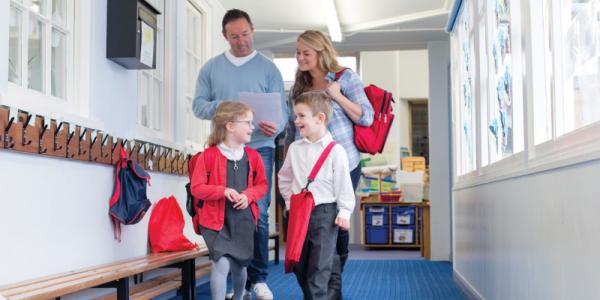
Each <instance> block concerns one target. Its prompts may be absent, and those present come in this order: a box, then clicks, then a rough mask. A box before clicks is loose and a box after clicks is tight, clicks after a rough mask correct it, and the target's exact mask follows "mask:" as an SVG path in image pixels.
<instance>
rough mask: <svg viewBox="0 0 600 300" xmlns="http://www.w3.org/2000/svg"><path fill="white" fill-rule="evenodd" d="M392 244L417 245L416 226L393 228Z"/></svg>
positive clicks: (396, 226)
mask: <svg viewBox="0 0 600 300" xmlns="http://www.w3.org/2000/svg"><path fill="white" fill-rule="evenodd" d="M392 243H394V244H415V243H416V239H415V226H414V225H408V226H398V225H394V226H392Z"/></svg>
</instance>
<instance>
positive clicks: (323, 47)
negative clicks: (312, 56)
mask: <svg viewBox="0 0 600 300" xmlns="http://www.w3.org/2000/svg"><path fill="white" fill-rule="evenodd" d="M297 41H298V42H302V43H304V44H305V45H307V46H308V47H310V48H311V49H313V50H315V51H316V52H317V67H318V68H319V69H320V70H321V71H324V72H339V71H341V70H342V69H343V68H342V66H340V65H339V63H338V61H337V59H336V57H337V52H336V51H335V48H333V44H332V43H331V41H330V40H329V38H327V37H326V36H325V34H323V33H322V32H320V31H318V30H307V31H305V32H303V33H302V34H300V35H299V36H298V40H297ZM311 85H312V76H311V75H310V72H308V71H305V72H303V71H300V70H298V71H296V82H295V83H294V89H293V91H292V96H293V98H296V97H297V96H299V95H300V94H302V93H304V92H306V91H307V90H308V89H309V87H310V86H311Z"/></svg>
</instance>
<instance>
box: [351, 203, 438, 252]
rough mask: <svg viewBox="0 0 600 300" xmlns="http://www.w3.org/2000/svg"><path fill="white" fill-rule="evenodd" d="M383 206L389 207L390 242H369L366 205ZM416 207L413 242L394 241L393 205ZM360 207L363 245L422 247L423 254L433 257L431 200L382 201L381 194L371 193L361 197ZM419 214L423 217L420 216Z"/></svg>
mask: <svg viewBox="0 0 600 300" xmlns="http://www.w3.org/2000/svg"><path fill="white" fill-rule="evenodd" d="M372 206H382V207H387V208H388V209H387V212H388V213H387V218H388V220H387V221H388V222H387V225H385V226H387V231H388V243H387V244H368V243H367V242H366V240H367V237H366V235H367V233H366V231H367V225H366V224H367V222H366V221H367V213H366V207H372ZM407 206H411V207H415V215H414V220H415V222H414V223H415V235H414V240H413V243H412V244H394V243H393V229H394V228H395V227H394V225H393V222H392V221H393V220H392V215H393V214H392V208H393V207H407ZM360 209H361V215H362V228H361V233H362V245H363V246H365V247H367V248H404V249H411V248H412V249H420V250H421V256H422V257H425V258H427V259H429V258H430V257H431V250H430V229H429V201H427V200H424V201H423V202H418V203H408V202H382V201H380V197H379V195H370V196H367V197H361V202H360ZM419 215H420V216H421V218H419Z"/></svg>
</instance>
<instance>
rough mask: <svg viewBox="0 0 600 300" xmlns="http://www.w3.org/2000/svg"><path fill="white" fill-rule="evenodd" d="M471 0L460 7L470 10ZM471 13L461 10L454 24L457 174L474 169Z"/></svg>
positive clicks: (473, 59)
mask: <svg viewBox="0 0 600 300" xmlns="http://www.w3.org/2000/svg"><path fill="white" fill-rule="evenodd" d="M471 3H472V2H468V3H466V4H465V5H464V6H463V9H464V10H469V11H470V10H471ZM472 16H473V14H472V13H464V12H463V14H462V17H461V18H460V20H459V24H458V25H457V26H458V27H457V34H458V40H459V44H458V53H459V54H458V57H457V59H458V61H459V63H458V64H459V70H458V72H459V74H460V76H459V80H460V81H459V83H458V90H459V94H458V99H459V105H458V106H459V108H458V126H459V130H458V131H457V136H458V137H459V141H458V147H460V151H457V155H458V157H457V159H458V161H459V162H460V165H459V166H458V167H459V168H458V174H459V175H463V174H466V173H469V172H471V171H473V170H474V169H475V124H476V123H475V114H474V113H475V107H474V101H475V100H474V96H475V92H474V88H475V82H474V80H475V76H474V75H475V72H474V71H475V56H474V49H473V39H474V36H473V35H474V30H473V27H472V24H473V21H472Z"/></svg>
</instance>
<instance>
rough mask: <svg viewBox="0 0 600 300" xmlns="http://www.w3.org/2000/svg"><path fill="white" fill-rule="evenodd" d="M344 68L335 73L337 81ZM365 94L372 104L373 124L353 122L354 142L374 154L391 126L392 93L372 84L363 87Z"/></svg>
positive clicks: (380, 148) (381, 146)
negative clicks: (362, 124)
mask: <svg viewBox="0 0 600 300" xmlns="http://www.w3.org/2000/svg"><path fill="white" fill-rule="evenodd" d="M344 71H346V69H343V70H341V71H339V72H337V73H335V81H338V79H340V77H341V76H342V74H344ZM365 94H367V98H368V99H369V102H371V106H373V110H374V113H375V114H374V116H373V124H371V126H369V127H363V126H359V125H356V124H354V144H355V145H356V149H358V151H359V152H362V153H370V154H376V153H381V152H383V146H385V141H386V140H387V137H388V135H389V133H390V129H391V128H392V122H393V121H394V114H393V113H392V102H395V101H394V99H393V98H392V93H390V92H388V91H386V90H384V89H381V88H379V87H377V86H375V85H373V84H371V85H369V86H367V87H365Z"/></svg>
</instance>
